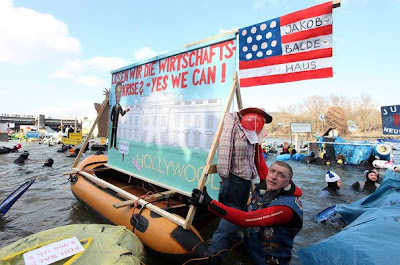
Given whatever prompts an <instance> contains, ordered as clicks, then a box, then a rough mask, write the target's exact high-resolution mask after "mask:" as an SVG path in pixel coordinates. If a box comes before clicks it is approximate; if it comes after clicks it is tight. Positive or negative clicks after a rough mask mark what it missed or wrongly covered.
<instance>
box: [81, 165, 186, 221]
mask: <svg viewBox="0 0 400 265" xmlns="http://www.w3.org/2000/svg"><path fill="white" fill-rule="evenodd" d="M79 174H81V175H82V176H84V177H86V178H88V179H89V180H91V181H93V182H94V183H96V184H98V185H102V186H104V187H107V188H109V189H111V190H113V191H115V192H117V193H118V194H119V195H121V196H122V197H125V198H126V199H129V200H134V201H137V203H138V204H140V205H142V206H144V207H146V208H147V209H149V210H151V211H152V212H155V213H157V214H159V215H161V216H163V217H165V218H167V219H168V220H170V221H172V222H174V223H175V224H177V225H180V226H182V227H183V226H184V224H185V219H183V218H181V217H178V216H176V215H173V214H171V213H169V212H167V211H164V210H163V209H161V208H160V207H157V206H155V205H153V204H150V203H149V202H147V201H145V200H143V199H140V198H139V197H137V196H135V195H133V194H131V193H129V192H127V191H124V190H122V189H120V188H118V187H117V186H115V185H112V184H111V183H108V182H107V181H104V180H102V179H100V178H98V177H96V176H94V175H91V174H89V173H86V172H84V171H81V172H79Z"/></svg>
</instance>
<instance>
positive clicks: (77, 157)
mask: <svg viewBox="0 0 400 265" xmlns="http://www.w3.org/2000/svg"><path fill="white" fill-rule="evenodd" d="M109 96H110V94H109V93H106V98H105V99H104V101H103V105H101V109H100V111H99V113H98V114H97V118H96V120H95V121H94V123H93V125H92V128H90V131H89V133H88V135H87V136H86V139H85V142H84V143H83V145H82V147H81V150H79V153H78V155H77V156H76V158H75V162H74V163H73V164H72V167H73V168H74V167H76V165H77V164H78V162H79V159H80V158H81V156H82V154H83V152H84V151H85V148H86V146H87V144H88V142H89V139H90V137H91V136H92V133H93V131H94V128H96V125H97V123H98V122H99V119H100V116H101V114H103V111H104V109H105V108H106V107H107V104H108V100H109Z"/></svg>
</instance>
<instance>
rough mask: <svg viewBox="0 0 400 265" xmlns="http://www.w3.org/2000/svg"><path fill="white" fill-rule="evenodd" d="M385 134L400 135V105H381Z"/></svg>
mask: <svg viewBox="0 0 400 265" xmlns="http://www.w3.org/2000/svg"><path fill="white" fill-rule="evenodd" d="M381 115H382V130H383V134H390V135H400V120H399V118H400V105H395V106H383V107H381Z"/></svg>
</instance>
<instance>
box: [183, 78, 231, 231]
mask: <svg viewBox="0 0 400 265" xmlns="http://www.w3.org/2000/svg"><path fill="white" fill-rule="evenodd" d="M238 86H239V84H238V75H237V72H236V71H235V73H234V75H233V81H232V86H231V90H230V93H229V95H228V101H227V102H226V105H225V107H224V109H223V111H222V115H221V119H220V121H219V124H218V128H217V131H216V133H215V138H214V141H213V143H212V145H211V148H210V151H209V153H208V157H207V160H206V165H205V167H204V170H203V173H202V174H201V177H200V180H199V184H198V185H197V188H198V189H199V190H203V188H204V186H205V184H206V180H207V176H208V173H207V172H208V171H209V170H210V167H211V163H212V161H213V160H214V156H215V153H216V151H217V147H218V144H219V138H220V137H221V134H222V129H223V124H224V119H225V115H226V113H227V112H228V110H229V108H230V106H231V104H232V100H233V96H234V94H235V92H236V91H237V87H238ZM195 214H196V207H194V206H193V205H191V206H190V208H189V212H188V214H187V216H186V221H185V224H184V226H183V228H184V229H190V226H191V225H192V221H193V218H194V215H195Z"/></svg>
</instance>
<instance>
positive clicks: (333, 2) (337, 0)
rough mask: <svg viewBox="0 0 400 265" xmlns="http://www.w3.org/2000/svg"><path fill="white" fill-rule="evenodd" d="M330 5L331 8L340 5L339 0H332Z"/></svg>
mask: <svg viewBox="0 0 400 265" xmlns="http://www.w3.org/2000/svg"><path fill="white" fill-rule="evenodd" d="M332 7H333V8H336V7H340V0H333V1H332Z"/></svg>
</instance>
